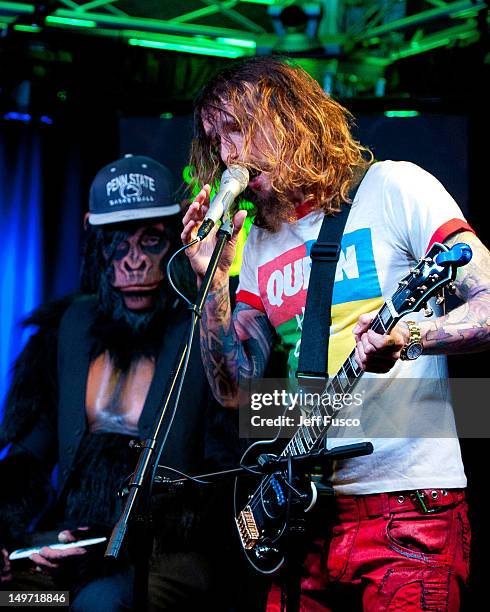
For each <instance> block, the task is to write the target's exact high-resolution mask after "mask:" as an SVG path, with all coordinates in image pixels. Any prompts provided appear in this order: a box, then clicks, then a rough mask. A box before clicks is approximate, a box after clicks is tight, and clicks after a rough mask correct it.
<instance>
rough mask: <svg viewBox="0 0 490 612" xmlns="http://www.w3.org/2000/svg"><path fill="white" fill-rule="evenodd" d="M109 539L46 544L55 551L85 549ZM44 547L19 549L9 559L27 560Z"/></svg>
mask: <svg viewBox="0 0 490 612" xmlns="http://www.w3.org/2000/svg"><path fill="white" fill-rule="evenodd" d="M106 540H107V538H89V539H88V540H78V541H77V542H66V543H65V544H62V543H61V542H56V544H46V545H45V546H49V548H53V549H54V550H65V549H67V548H78V547H81V548H85V547H86V546H93V545H94V544H101V543H102V542H105V541H106ZM41 548H43V546H35V547H33V548H19V549H18V550H14V551H13V552H11V553H10V555H9V559H10V560H11V561H17V559H27V558H28V557H30V556H31V555H33V554H34V553H38V552H39V551H40V550H41Z"/></svg>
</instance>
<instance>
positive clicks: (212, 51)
mask: <svg viewBox="0 0 490 612" xmlns="http://www.w3.org/2000/svg"><path fill="white" fill-rule="evenodd" d="M210 43H211V41H210ZM128 44H130V45H132V46H135V47H148V48H150V49H164V50H166V51H181V52H182V53H197V54H198V55H213V56H216V57H228V58H230V59H234V58H236V57H241V56H242V55H245V52H244V50H243V49H239V48H235V49H233V48H232V47H228V48H226V49H225V48H224V47H219V46H218V45H216V46H213V47H211V46H206V45H202V44H192V43H184V42H181V43H179V42H174V41H168V40H147V39H144V38H130V39H129V40H128Z"/></svg>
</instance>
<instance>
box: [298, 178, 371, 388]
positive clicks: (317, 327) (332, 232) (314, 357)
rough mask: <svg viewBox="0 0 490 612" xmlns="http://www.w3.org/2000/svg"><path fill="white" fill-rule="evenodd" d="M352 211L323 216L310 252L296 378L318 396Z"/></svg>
mask: <svg viewBox="0 0 490 612" xmlns="http://www.w3.org/2000/svg"><path fill="white" fill-rule="evenodd" d="M366 172H367V169H366V170H364V171H363V172H362V174H360V175H359V176H358V177H357V180H356V181H355V182H354V184H353V185H352V187H351V189H350V191H349V199H350V201H351V202H353V201H354V198H355V196H356V193H357V190H358V188H359V185H360V184H361V181H362V179H363V178H364V175H365V174H366ZM350 209H351V205H350V204H342V207H341V210H340V212H339V213H337V214H336V215H335V216H329V215H325V216H324V218H323V223H322V226H321V228H320V233H319V234H318V238H317V240H316V242H315V243H314V244H313V246H312V248H311V253H310V257H311V273H310V280H309V283H308V293H307V296H306V306H305V314H304V317H303V327H302V331H301V347H300V353H299V361H298V369H297V371H296V378H297V379H298V382H299V385H300V387H301V388H303V389H304V390H305V391H312V392H313V391H316V392H321V391H323V389H324V388H325V385H326V383H327V381H328V345H329V339H330V326H331V324H332V318H331V306H332V294H333V284H334V280H335V271H336V268H337V262H338V260H339V257H340V243H341V241H342V234H343V232H344V228H345V224H346V223H347V218H348V216H349V212H350Z"/></svg>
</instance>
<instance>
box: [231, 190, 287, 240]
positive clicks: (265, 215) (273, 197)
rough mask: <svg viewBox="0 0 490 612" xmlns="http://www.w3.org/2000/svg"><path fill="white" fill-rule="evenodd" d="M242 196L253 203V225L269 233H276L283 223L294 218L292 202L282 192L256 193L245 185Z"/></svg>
mask: <svg viewBox="0 0 490 612" xmlns="http://www.w3.org/2000/svg"><path fill="white" fill-rule="evenodd" d="M243 197H244V199H245V200H247V201H248V202H251V203H252V204H253V205H254V208H255V218H254V225H256V226H257V227H260V228H262V229H265V230H266V231H268V232H270V233H271V234H275V233H277V232H278V231H279V229H280V227H281V225H282V224H283V223H288V222H289V221H291V219H294V218H295V207H294V204H293V203H292V202H291V201H290V200H289V199H288V198H287V197H286V196H285V195H284V194H278V193H276V192H275V191H273V192H272V193H267V194H262V193H260V192H259V193H256V192H255V191H253V190H252V189H250V188H249V187H247V188H246V189H245V191H244V192H243Z"/></svg>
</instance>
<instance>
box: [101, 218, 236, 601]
mask: <svg viewBox="0 0 490 612" xmlns="http://www.w3.org/2000/svg"><path fill="white" fill-rule="evenodd" d="M232 233H233V224H232V221H231V220H230V219H229V218H227V219H226V221H224V222H223V223H222V225H221V227H220V229H219V230H218V232H217V242H216V245H215V247H214V251H213V254H212V256H211V259H210V262H209V265H208V268H207V270H206V274H205V276H204V278H203V280H202V283H201V287H200V289H199V292H198V296H197V299H196V304H194V305H193V306H192V307H190V309H191V310H192V320H191V326H190V330H189V337H188V340H187V342H186V343H185V344H184V346H183V348H182V350H181V352H180V354H179V355H178V356H177V359H176V363H175V366H174V370H173V376H172V379H171V382H170V387H169V390H168V392H167V395H166V397H165V399H164V402H163V405H162V407H161V409H160V413H159V415H158V417H157V419H156V422H155V425H154V427H153V431H152V433H151V435H150V436H149V437H148V438H146V439H144V440H141V441H140V442H138V443H136V445H135V446H136V447H137V448H140V449H141V452H140V454H139V457H138V462H137V464H136V468H135V470H134V473H133V475H132V477H131V480H130V481H129V484H128V485H127V487H126V490H127V496H126V500H125V502H124V506H123V509H122V511H121V515H120V517H119V519H118V521H117V522H116V524H115V525H114V528H113V530H112V534H111V537H110V539H109V542H108V544H107V548H106V551H105V554H104V556H105V558H107V559H113V560H116V559H117V558H118V556H119V554H120V552H121V547H122V544H123V542H124V539H125V536H126V533H127V530H128V524H129V522H130V520H131V518H132V515H133V514H134V512H135V507H136V503H137V500H138V499H139V497H140V492H142V491H144V493H145V495H144V498H146V501H147V502H148V501H149V497H150V495H149V494H150V491H151V486H152V482H151V479H150V481H149V479H148V474H149V473H151V472H152V470H153V467H154V463H155V457H157V458H158V457H160V455H161V451H162V450H163V443H164V441H165V436H163V437H162V431H163V422H164V419H165V415H166V413H167V409H168V406H169V405H170V401H171V398H172V395H173V394H174V390H175V389H176V388H177V383H178V381H179V378H180V377H181V375H182V376H185V369H186V366H187V362H188V358H189V353H190V351H191V349H192V339H193V336H194V331H195V328H196V326H197V322H198V320H199V319H200V318H201V316H202V309H203V306H204V302H205V301H206V298H207V296H208V293H209V290H210V288H211V283H212V281H213V278H214V275H215V273H216V269H217V267H218V263H219V260H220V257H221V254H222V253H223V249H224V248H225V245H226V243H227V242H228V241H229V240H230V238H231V236H232ZM184 364H185V365H184ZM177 399H178V398H177ZM174 409H175V410H176V409H177V406H175V407H174ZM138 522H140V523H141V522H145V521H138ZM146 522H147V521H146ZM146 544H148V542H147V539H146ZM142 548H143V554H142V555H141V554H138V557H139V558H138V559H137V561H136V562H135V570H136V571H135V574H136V575H135V588H134V600H135V604H136V608H137V609H139V610H144V609H146V607H147V599H148V554H147V553H148V546H143V547H142Z"/></svg>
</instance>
